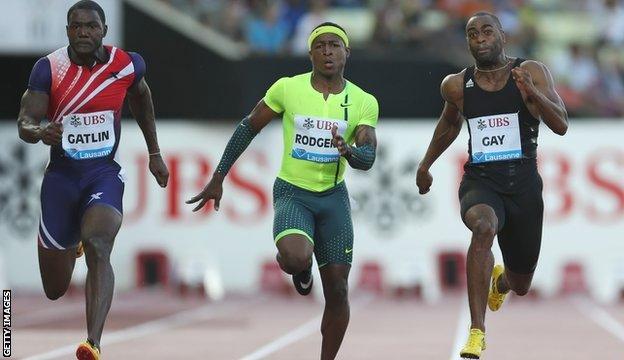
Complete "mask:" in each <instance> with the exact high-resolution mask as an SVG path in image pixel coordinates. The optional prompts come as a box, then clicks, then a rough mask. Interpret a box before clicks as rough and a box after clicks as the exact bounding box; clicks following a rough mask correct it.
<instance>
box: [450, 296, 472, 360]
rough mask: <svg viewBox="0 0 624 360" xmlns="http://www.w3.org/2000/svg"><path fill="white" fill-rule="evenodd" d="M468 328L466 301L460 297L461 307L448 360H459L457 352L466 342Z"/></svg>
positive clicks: (468, 317) (468, 315) (468, 310)
mask: <svg viewBox="0 0 624 360" xmlns="http://www.w3.org/2000/svg"><path fill="white" fill-rule="evenodd" d="M469 327H470V308H469V307H468V299H467V298H465V297H462V305H461V307H460V309H459V316H458V319H457V327H456V328H455V341H454V342H453V348H452V349H451V357H450V358H449V360H457V359H460V357H459V351H460V350H461V348H462V347H463V346H464V342H466V339H467V337H466V334H468V332H467V331H466V330H468V328H469Z"/></svg>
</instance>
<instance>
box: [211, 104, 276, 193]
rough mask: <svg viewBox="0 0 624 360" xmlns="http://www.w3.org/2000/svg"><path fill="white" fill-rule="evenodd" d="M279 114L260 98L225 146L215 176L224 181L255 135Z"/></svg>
mask: <svg viewBox="0 0 624 360" xmlns="http://www.w3.org/2000/svg"><path fill="white" fill-rule="evenodd" d="M277 116H279V114H278V113H276V112H275V111H273V110H271V108H270V107H268V106H267V105H266V104H265V102H264V100H260V101H259V102H258V104H256V106H255V107H254V108H253V110H252V111H251V113H250V114H249V115H247V116H246V117H245V118H244V119H243V120H242V121H241V122H240V124H238V127H237V128H236V130H235V131H234V134H233V135H232V137H231V138H230V141H229V142H228V144H227V146H226V147H225V150H224V152H223V156H221V160H220V161H219V165H218V166H217V170H216V171H215V174H214V178H215V179H217V180H220V181H223V179H224V178H225V175H227V173H228V172H229V171H230V168H231V167H232V165H234V162H236V160H237V159H238V157H239V156H240V155H241V154H242V153H243V152H244V151H245V149H247V147H248V146H249V144H250V143H251V141H252V140H253V139H254V137H255V136H256V135H257V134H258V133H259V132H260V131H261V130H262V129H263V128H264V127H265V126H266V125H267V124H268V123H269V122H271V120H272V119H273V118H275V117H277Z"/></svg>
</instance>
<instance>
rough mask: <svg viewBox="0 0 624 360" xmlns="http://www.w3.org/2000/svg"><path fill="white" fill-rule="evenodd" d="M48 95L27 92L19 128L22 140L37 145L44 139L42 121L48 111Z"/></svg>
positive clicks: (22, 104) (38, 92) (19, 119)
mask: <svg viewBox="0 0 624 360" xmlns="http://www.w3.org/2000/svg"><path fill="white" fill-rule="evenodd" d="M48 101H49V96H48V94H46V93H44V92H40V91H31V90H26V92H25V93H24V95H23V96H22V101H21V104H20V112H19V115H18V118H17V128H18V133H19V137H20V139H22V140H24V141H25V142H27V143H31V144H36V143H38V142H39V140H41V139H42V127H41V126H40V124H41V120H42V119H43V118H44V117H45V115H46V111H47V109H48Z"/></svg>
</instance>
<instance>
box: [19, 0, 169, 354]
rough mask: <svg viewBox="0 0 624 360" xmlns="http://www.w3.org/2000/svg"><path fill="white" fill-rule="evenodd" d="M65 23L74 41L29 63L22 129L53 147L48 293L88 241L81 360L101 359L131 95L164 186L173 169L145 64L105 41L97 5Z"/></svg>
mask: <svg viewBox="0 0 624 360" xmlns="http://www.w3.org/2000/svg"><path fill="white" fill-rule="evenodd" d="M67 24H68V25H67V36H68V39H69V46H67V47H63V48H61V49H58V50H56V51H54V52H53V53H51V54H49V55H48V56H46V57H43V58H41V59H39V61H37V63H36V64H35V66H34V67H33V70H32V73H31V75H30V79H29V84H28V90H27V91H26V93H25V94H24V96H23V97H22V102H21V109H20V114H19V118H18V127H19V136H20V138H21V139H22V140H24V141H25V142H28V143H37V142H39V141H42V142H43V143H44V144H46V145H49V146H50V162H49V164H48V166H47V169H46V172H45V176H44V179H43V183H42V185H41V221H40V223H39V234H38V244H39V246H38V251H39V268H40V272H41V279H42V281H43V289H44V291H45V293H46V296H47V297H48V298H49V299H51V300H56V299H58V298H60V297H61V296H63V294H65V292H66V290H67V288H68V286H69V284H70V281H71V276H72V272H73V269H74V264H75V261H76V257H77V256H80V255H81V253H82V251H81V250H80V249H81V248H82V247H84V252H85V253H86V262H87V267H88V275H87V281H86V302H87V333H88V334H87V340H86V341H85V342H84V343H82V344H80V345H79V347H78V349H77V350H76V357H77V358H78V359H81V360H82V359H85V360H97V359H99V357H100V338H101V336H102V330H103V328H104V322H105V320H106V316H107V314H108V310H109V309H110V305H111V301H112V296H113V287H114V274H113V269H112V267H111V263H110V254H111V251H112V248H113V243H114V240H115V237H116V235H117V232H118V231H119V227H120V226H121V221H122V214H123V209H122V197H123V191H124V176H123V170H122V168H121V166H120V165H119V164H118V163H117V162H116V161H115V153H116V151H117V147H118V146H119V139H120V136H121V122H120V118H121V110H122V106H123V103H124V100H125V98H126V95H127V97H128V102H129V105H130V109H131V111H132V113H133V115H134V117H135V118H136V121H137V123H138V124H139V126H140V127H141V130H142V131H143V135H144V137H145V141H146V143H147V148H148V152H149V159H150V161H149V168H150V170H151V172H152V174H153V175H154V177H155V178H156V180H157V182H158V184H159V185H160V186H161V187H165V186H166V185H167V180H168V177H169V173H168V171H167V167H166V165H165V164H164V162H163V160H162V157H161V156H160V150H159V146H158V140H157V138H156V127H155V123H154V107H153V104H152V96H151V92H150V89H149V87H148V85H147V83H146V82H145V79H144V75H145V62H144V60H143V59H142V58H141V56H140V55H138V54H135V53H129V52H125V51H124V50H121V49H119V48H116V47H114V46H103V45H102V39H103V38H104V36H105V35H106V32H107V26H106V18H105V14H104V11H103V10H102V8H101V7H100V6H99V5H98V4H97V3H95V2H94V1H87V0H83V1H79V2H78V3H76V4H75V5H74V6H72V7H71V8H70V9H69V11H68V13H67ZM43 119H46V120H47V122H46V123H42V120H43Z"/></svg>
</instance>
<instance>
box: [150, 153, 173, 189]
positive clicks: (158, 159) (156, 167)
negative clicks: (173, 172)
mask: <svg viewBox="0 0 624 360" xmlns="http://www.w3.org/2000/svg"><path fill="white" fill-rule="evenodd" d="M149 169H150V172H151V173H152V175H154V178H155V179H156V182H158V185H160V187H163V188H164V187H167V182H169V170H167V165H165V162H164V161H163V159H162V156H160V154H158V155H151V156H150V157H149Z"/></svg>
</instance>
